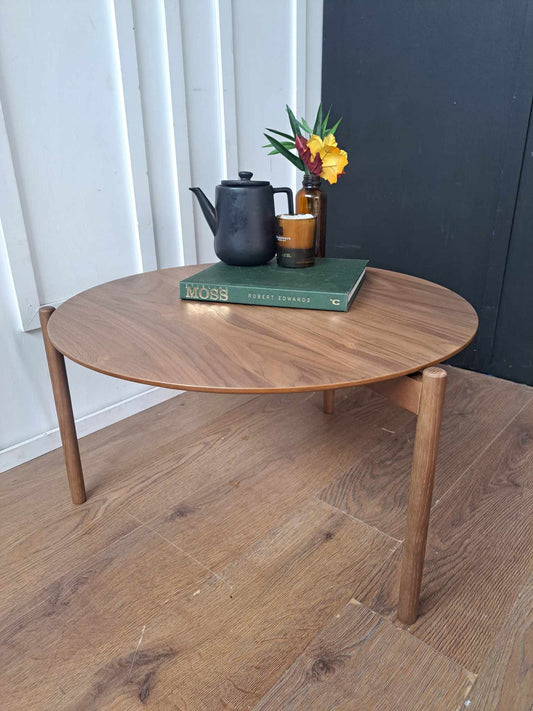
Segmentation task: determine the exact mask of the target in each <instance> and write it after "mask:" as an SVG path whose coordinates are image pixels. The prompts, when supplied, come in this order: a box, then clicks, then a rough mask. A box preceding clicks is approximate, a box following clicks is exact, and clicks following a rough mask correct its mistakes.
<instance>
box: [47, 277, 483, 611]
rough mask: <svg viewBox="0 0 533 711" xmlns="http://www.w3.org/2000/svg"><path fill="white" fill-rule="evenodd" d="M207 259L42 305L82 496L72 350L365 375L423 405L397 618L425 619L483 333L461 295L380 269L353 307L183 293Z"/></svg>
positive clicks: (200, 370) (189, 364)
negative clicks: (446, 465)
mask: <svg viewBox="0 0 533 711" xmlns="http://www.w3.org/2000/svg"><path fill="white" fill-rule="evenodd" d="M205 266H206V265H196V266H189V267H177V268H175V269H164V270H160V271H156V272H148V273H144V274H137V275H134V276H131V277H126V278H124V279H118V280H117V281H112V282H109V283H107V284H102V285H101V286H97V287H94V288H93V289H89V290H88V291H85V292H83V293H81V294H78V295H77V296H74V297H73V298H72V299H69V300H68V301H66V302H65V303H64V304H62V305H61V306H60V307H59V308H58V309H57V310H54V309H53V308H52V307H47V306H45V307H43V308H41V309H40V318H41V325H42V331H43V338H44V343H45V347H46V354H47V358H48V365H49V369H50V377H51V380H52V386H53V391H54V398H55V404H56V410H57V415H58V420H59V429H60V432H61V439H62V444H63V451H64V454H65V463H66V469H67V476H68V480H69V485H70V491H71V496H72V500H73V502H74V503H75V504H81V503H83V502H84V501H85V499H86V495H85V486H84V481H83V472H82V468H81V462H80V455H79V449H78V441H77V436H76V428H75V423H74V417H73V414H72V404H71V400H70V392H69V386H68V380H67V374H66V369H65V361H64V356H66V357H67V358H70V359H71V360H73V361H75V362H76V363H80V364H81V365H83V366H86V367H87V368H91V369H92V370H96V371H99V372H101V373H105V374H106V375H112V376H114V377H117V378H123V379H124V380H132V381H135V382H139V383H146V384H149V385H156V386H160V387H164V388H176V389H179V390H199V391H205V392H218V393H272V392H298V391H309V390H323V391H324V410H325V411H326V412H328V413H333V410H334V393H335V390H336V389H338V388H345V387H353V386H359V385H366V386H368V387H371V388H373V389H374V390H377V391H378V392H380V393H381V394H383V395H386V396H387V397H389V398H390V399H392V400H393V401H395V402H396V403H398V404H399V405H401V406H402V407H404V408H406V409H407V410H410V411H411V412H413V413H415V414H416V415H418V421H417V428H416V437H415V444H414V452H413V466H412V472H411V484H410V491H409V504H408V512H407V529H406V534H405V544H404V553H403V560H402V572H401V580H400V599H399V604H398V616H399V618H400V620H401V621H403V622H406V623H412V622H414V620H415V619H416V617H417V612H418V601H419V596H420V586H421V580H422V569H423V564H424V555H425V548H426V539H427V530H428V523H429V513H430V508H431V497H432V490H433V479H434V473H435V461H436V455H437V446H438V439H439V432H440V422H441V412H442V404H443V400H444V391H445V387H446V371H445V370H443V369H442V368H437V367H434V366H435V365H436V364H438V363H440V362H442V361H444V360H446V359H447V358H449V357H450V356H452V355H454V354H455V353H457V352H458V351H460V350H462V349H463V348H464V347H465V346H466V345H468V343H469V342H470V341H471V340H472V338H473V337H474V334H475V332H476V330H477V323H478V321H477V316H476V313H475V311H474V309H473V308H472V307H471V306H470V304H469V303H468V302H466V301H465V300H464V299H462V298H461V297H460V296H458V295H457V294H454V293H453V292H451V291H449V290H448V289H445V288H443V287H441V286H437V285H436V284H432V283H430V282H428V281H424V280H422V279H417V278H415V277H411V276H407V275H405V274H398V273H396V272H390V271H385V270H381V269H372V268H368V269H367V277H366V280H365V283H364V284H363V286H362V288H361V291H360V292H359V294H358V295H357V297H356V299H355V301H354V303H353V305H352V307H351V309H350V310H349V311H348V312H346V313H341V312H334V311H311V310H301V309H287V308H273V307H266V306H245V305H239V304H225V303H224V304H222V303H202V302H198V301H182V300H180V298H179V281H180V279H183V278H185V277H188V276H190V275H192V274H195V273H196V272H198V271H200V270H201V269H203V268H205Z"/></svg>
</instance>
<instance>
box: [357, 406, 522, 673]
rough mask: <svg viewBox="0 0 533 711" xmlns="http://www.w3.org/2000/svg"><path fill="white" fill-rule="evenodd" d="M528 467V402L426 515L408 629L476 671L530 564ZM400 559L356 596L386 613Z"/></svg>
mask: <svg viewBox="0 0 533 711" xmlns="http://www.w3.org/2000/svg"><path fill="white" fill-rule="evenodd" d="M532 471H533V402H531V403H530V404H528V405H526V406H525V408H524V409H523V410H522V412H521V413H519V414H518V415H517V417H516V418H515V419H514V420H513V421H512V422H511V423H510V424H509V425H508V426H507V428H506V429H505V430H504V431H503V432H502V433H501V434H500V435H499V436H498V437H497V438H496V439H495V440H494V441H493V442H492V444H491V445H490V446H489V448H488V449H487V450H486V452H485V453H484V454H483V455H482V457H481V458H480V459H479V460H477V461H476V462H475V464H473V465H472V467H471V468H469V469H467V470H466V471H465V473H464V474H463V475H462V476H461V477H460V478H459V479H458V480H457V481H456V483H455V485H454V486H453V487H452V488H451V489H450V490H449V491H448V492H447V493H446V494H445V495H444V496H443V497H442V498H441V499H440V500H439V502H438V504H436V505H435V507H434V510H433V512H432V517H431V522H430V529H429V537H428V548H427V552H426V563H425V567H424V577H423V581H422V597H421V615H420V617H419V618H418V620H417V621H416V622H415V623H414V624H413V625H411V626H410V627H409V630H410V631H411V632H412V633H413V634H414V635H416V636H417V637H419V638H420V639H422V640H424V641H425V642H427V643H428V644H430V645H431V646H432V647H434V648H435V649H437V650H438V651H440V652H441V653H442V654H444V655H446V656H448V657H450V658H451V659H454V660H455V661H456V662H457V663H458V664H461V665H462V666H464V667H466V668H467V669H469V670H470V671H473V672H476V673H477V672H478V671H479V669H480V667H481V664H482V662H483V659H484V658H485V656H486V655H487V654H488V652H489V650H490V647H491V645H492V644H493V642H494V638H495V637H496V634H497V633H498V631H499V629H500V628H501V626H502V624H503V623H504V620H505V618H506V616H507V614H508V613H509V612H510V610H511V607H512V605H513V602H514V600H515V598H516V596H517V595H518V593H519V592H520V590H521V588H522V587H523V586H524V584H525V582H526V580H527V578H528V575H529V571H530V569H531V567H532V557H531V551H532V550H533V486H532V476H531V473H532ZM400 556H401V551H398V552H397V553H396V555H395V556H394V558H393V559H391V565H390V567H389V570H388V573H387V571H385V570H382V571H381V573H382V578H381V579H382V584H381V587H380V589H379V591H378V592H377V593H370V594H365V595H363V597H361V598H358V599H359V600H360V602H362V603H364V604H365V605H367V606H368V607H372V608H373V609H375V610H376V611H378V612H380V613H382V614H386V615H390V616H392V617H394V616H395V614H396V613H395V607H394V606H395V604H396V600H397V583H398V571H399V565H398V564H399V559H400ZM376 575H377V573H376ZM371 584H372V581H369V585H371ZM466 631H468V632H466Z"/></svg>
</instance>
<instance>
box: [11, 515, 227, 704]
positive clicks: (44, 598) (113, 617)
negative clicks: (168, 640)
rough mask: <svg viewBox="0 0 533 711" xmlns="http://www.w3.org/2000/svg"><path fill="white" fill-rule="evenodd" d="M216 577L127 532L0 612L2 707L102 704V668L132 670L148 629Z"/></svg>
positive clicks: (142, 532)
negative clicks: (12, 610)
mask: <svg viewBox="0 0 533 711" xmlns="http://www.w3.org/2000/svg"><path fill="white" fill-rule="evenodd" d="M211 577H212V574H211V572H210V571H208V570H207V569H206V568H204V567H203V566H201V565H199V564H198V563H196V562H195V561H194V560H192V558H190V557H189V556H187V555H186V554H184V553H182V552H180V551H179V550H178V549H177V548H175V546H172V545H171V544H169V543H167V542H166V541H164V540H163V539H162V538H161V537H160V536H158V535H157V534H155V533H154V532H152V531H149V530H148V529H146V528H145V527H144V526H141V527H140V528H138V529H136V530H134V531H133V532H132V533H130V534H129V535H127V536H124V537H123V538H121V539H120V540H119V541H117V542H116V543H114V544H112V545H111V546H109V547H108V548H106V549H104V550H103V551H101V552H100V553H99V554H97V555H96V556H93V558H91V559H90V560H89V561H87V562H86V563H85V564H84V563H81V564H80V565H78V566H77V568H76V569H75V570H74V571H73V572H71V573H70V574H68V575H65V576H63V577H61V578H59V579H57V580H54V581H53V582H51V583H50V584H49V585H48V586H47V587H46V588H45V589H44V590H41V591H40V592H39V593H38V594H37V595H35V597H34V598H32V599H30V600H29V601H28V602H27V603H26V604H25V605H24V606H21V608H20V610H19V613H18V615H15V614H9V615H7V616H5V617H3V618H2V619H0V681H1V686H2V695H3V696H2V708H3V709H6V710H7V709H9V711H11V709H13V711H15V710H16V711H19V710H20V709H39V710H41V709H50V710H51V709H74V708H75V709H88V708H91V709H92V708H94V709H97V708H100V706H99V701H98V695H99V692H98V686H99V684H101V683H102V674H104V675H107V674H108V675H109V676H111V677H112V676H113V673H114V672H113V668H114V665H116V666H118V667H119V668H121V667H124V669H123V671H125V672H126V673H128V669H129V666H131V664H132V663H133V662H134V660H135V659H136V656H135V649H136V643H137V640H138V639H139V636H140V634H142V630H143V628H145V627H146V626H148V625H149V624H150V623H151V620H153V619H154V617H156V616H157V615H158V614H161V612H162V611H163V610H165V609H166V606H170V605H172V604H175V603H176V601H177V600H179V599H181V598H184V597H189V596H191V595H192V594H193V593H194V591H195V590H196V589H198V588H199V587H200V586H201V585H202V583H204V582H205V581H206V580H207V579H209V578H211ZM226 587H227V586H226ZM117 650H124V654H123V656H122V657H120V658H118V659H117ZM128 662H129V664H128ZM102 670H104V671H102Z"/></svg>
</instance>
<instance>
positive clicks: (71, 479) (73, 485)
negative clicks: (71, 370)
mask: <svg viewBox="0 0 533 711" xmlns="http://www.w3.org/2000/svg"><path fill="white" fill-rule="evenodd" d="M54 311H55V309H54V308H53V307H52V306H44V307H43V308H41V309H39V319H40V321H41V328H42V332H43V340H44V347H45V349H46V358H47V360H48V369H49V371H50V380H51V381H52V390H53V391H54V400H55V404H56V411H57V419H58V422H59V432H60V434H61V442H62V444H63V455H64V457H65V465H66V468H67V477H68V484H69V487H70V495H71V497H72V502H73V503H74V504H83V502H84V501H85V500H86V499H87V496H86V494H85V484H84V481H83V470H82V468H81V460H80V451H79V448H78V438H77V436H76V425H75V423H74V414H73V412H72V402H71V400H70V390H69V387H68V379H67V370H66V368H65V359H64V357H63V355H62V354H61V353H60V352H59V351H57V350H56V349H55V348H54V346H53V345H52V342H51V341H50V339H49V338H48V321H49V320H50V316H51V315H52V314H53V313H54Z"/></svg>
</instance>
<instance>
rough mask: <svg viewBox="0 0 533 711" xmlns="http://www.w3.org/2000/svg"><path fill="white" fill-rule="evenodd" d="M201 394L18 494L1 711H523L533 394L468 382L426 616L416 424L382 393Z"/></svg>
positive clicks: (531, 585) (11, 529) (13, 504)
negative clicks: (407, 614)
mask: <svg viewBox="0 0 533 711" xmlns="http://www.w3.org/2000/svg"><path fill="white" fill-rule="evenodd" d="M321 404H322V398H321V395H320V394H315V393H313V394H298V395H277V396H270V395H260V396H244V395H238V396H233V395H208V394H198V393H189V394H186V395H181V396H179V397H177V398H174V399H173V400H170V401H167V402H165V403H163V404H162V405H159V406H157V407H155V408H153V409H151V410H148V411H146V412H144V413H141V414H139V415H136V416H135V417H132V418H130V419H128V420H124V421H123V422H120V423H118V424H116V425H113V426H112V427H109V428H107V429H106V430H103V431H101V432H97V433H95V434H93V435H90V436H88V437H86V438H84V439H83V440H81V450H82V461H83V462H84V466H85V474H86V481H87V490H88V495H89V500H88V501H87V503H85V504H84V505H82V506H79V507H74V506H72V505H71V503H70V501H69V497H68V490H67V485H66V481H65V475H64V470H63V463H62V456H61V452H60V450H56V451H55V452H51V453H50V454H47V455H45V456H43V457H40V458H39V459H36V460H34V461H33V462H30V463H28V464H24V465H22V466H20V467H18V468H16V469H13V470H11V471H10V472H7V473H6V474H3V475H2V476H1V477H0V502H1V512H2V513H1V520H0V531H1V536H2V538H1V540H2V549H1V580H2V585H1V590H0V630H1V631H0V644H1V647H0V681H1V701H0V707H1V708H2V709H3V710H7V709H9V710H11V709H16V710H17V711H26V710H27V709H30V710H32V709H38V710H41V709H54V710H56V709H76V710H78V709H82V710H85V709H98V710H99V711H100V710H101V709H124V710H128V711H129V710H131V709H141V708H142V709H144V708H147V709H180V710H181V711H185V710H187V711H191V710H192V711H196V710H201V709H257V710H259V709H261V710H262V711H265V710H269V711H279V710H284V709H287V710H288V709H290V710H291V711H292V710H294V709H302V710H305V711H309V710H317V711H329V710H333V709H342V710H346V711H359V710H361V711H373V710H374V709H375V710H376V711H377V710H378V709H379V711H387V710H390V711H414V710H415V709H424V711H435V710H449V711H455V710H456V709H467V708H468V709H470V711H477V710H478V709H484V710H488V709H491V710H492V709H503V710H505V711H525V710H526V709H530V707H531V703H532V701H533V638H532V625H533V619H532V608H533V582H532V581H533V578H532V574H533V564H532V559H531V551H532V549H533V485H532V472H533V389H531V388H526V387H524V386H520V385H516V384H513V383H510V382H506V381H503V380H498V379H495V378H491V377H488V376H483V375H478V374H474V373H468V372H466V371H460V370H453V369H450V378H449V388H448V393H447V398H446V405H445V416H444V422H443V430H442V438H441V448H440V455H439V463H438V467H437V477H436V490H435V497H434V505H433V513H432V519H431V524H430V535H429V542H428V551H427V563H426V569H425V575H424V580H423V598H422V611H421V612H422V614H421V616H420V618H419V620H418V621H417V622H416V623H415V624H414V625H412V626H411V627H410V628H404V627H403V626H402V625H400V624H399V623H398V622H397V620H396V619H395V604H396V596H397V573H398V562H399V560H400V556H401V550H402V537H403V529H404V524H405V511H406V502H407V485H408V476H409V467H410V461H411V450H412V444H413V435H414V425H415V418H414V416H413V415H410V414H409V413H407V412H406V411H403V410H400V409H399V408H397V407H395V406H394V405H391V404H390V403H389V402H387V401H385V400H383V399H382V398H381V397H380V396H378V395H377V394H375V393H372V392H370V391H368V390H366V389H365V388H360V389H349V390H345V391H341V392H338V393H337V403H336V411H335V414H334V415H325V414H323V413H322V411H321Z"/></svg>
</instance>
